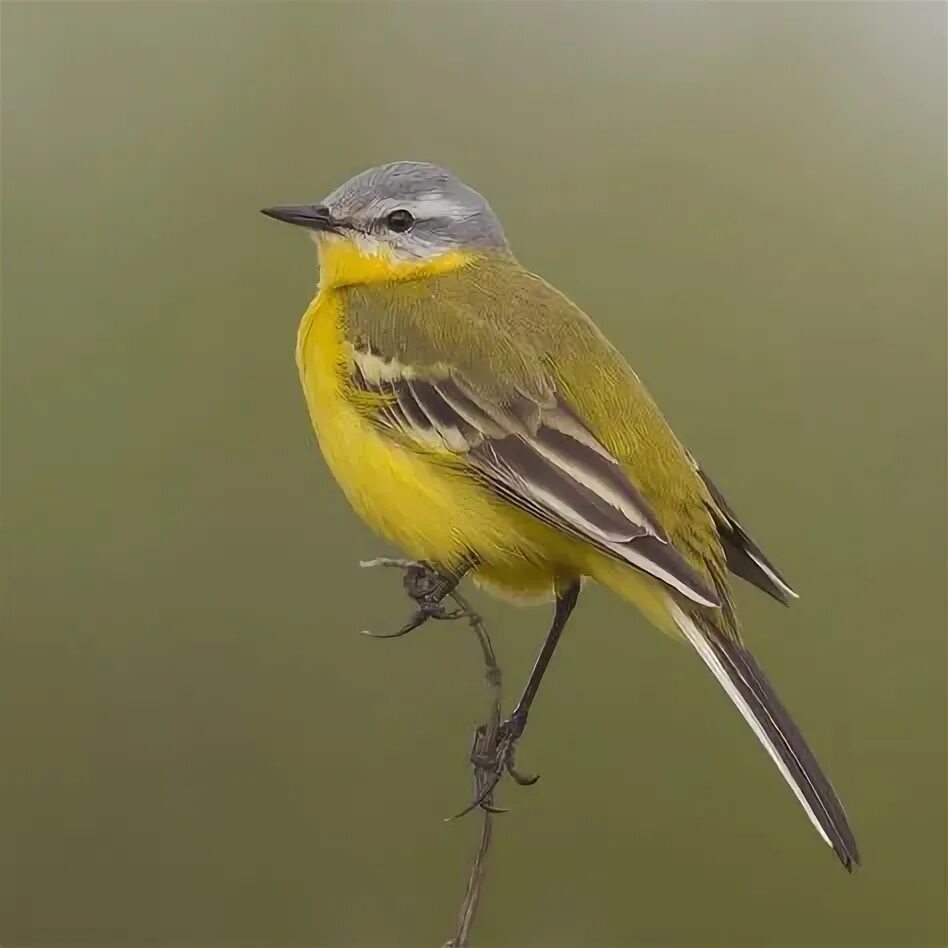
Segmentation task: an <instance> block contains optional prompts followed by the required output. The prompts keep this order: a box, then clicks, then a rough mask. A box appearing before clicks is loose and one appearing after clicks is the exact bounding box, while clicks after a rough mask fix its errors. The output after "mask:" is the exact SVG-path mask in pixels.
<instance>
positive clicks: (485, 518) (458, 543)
mask: <svg viewBox="0 0 948 948" xmlns="http://www.w3.org/2000/svg"><path fill="white" fill-rule="evenodd" d="M349 358H350V355H349V350H348V346H347V343H346V340H345V312H344V296H343V294H342V293H340V292H338V291H336V290H332V289H329V290H325V289H324V290H321V291H320V293H319V294H318V295H317V296H316V298H315V299H314V300H313V302H312V304H310V307H309V309H308V310H307V311H306V314H305V315H304V316H303V320H302V322H301V324H300V328H299V334H298V337H297V348H296V361H297V366H298V367H299V372H300V380H301V382H302V385H303V391H304V393H305V395H306V401H307V404H308V406H309V412H310V417H311V418H312V421H313V427H314V428H315V429H316V434H317V437H318V439H319V444H320V448H321V449H322V452H323V455H324V456H325V458H326V463H327V464H328V465H329V468H330V470H331V472H332V474H333V476H334V477H335V479H336V480H337V481H338V483H339V485H340V487H342V489H343V491H344V492H345V495H346V497H347V499H348V500H349V503H350V504H351V505H352V507H353V508H354V509H355V510H356V512H357V513H358V514H359V515H360V516H361V517H362V518H363V519H364V520H366V522H367V523H368V524H369V525H370V526H372V527H373V528H374V529H376V530H377V531H378V532H380V533H381V534H383V535H384V536H386V537H387V538H388V539H390V540H392V541H393V542H395V543H397V544H398V545H399V546H401V547H402V548H403V549H404V550H406V552H407V553H408V554H409V555H410V556H412V557H415V558H419V559H428V560H431V561H433V562H436V563H439V564H441V565H444V566H451V565H453V564H456V563H458V562H460V561H461V560H462V559H463V558H465V557H466V556H467V555H468V554H469V553H470V552H471V551H477V553H478V554H479V555H480V556H481V557H482V558H483V557H484V556H485V555H486V556H488V557H490V558H491V559H496V560H498V561H508V560H511V559H519V558H520V555H521V554H520V552H519V551H516V550H514V549H512V548H511V547H512V545H513V544H512V541H515V537H516V533H517V531H516V529H515V526H514V524H513V522H512V521H515V520H517V519H519V515H518V513H517V512H516V511H514V510H511V509H510V508H508V507H506V505H502V504H500V503H498V502H497V501H496V500H495V499H494V498H493V497H492V496H491V495H489V494H488V493H487V492H486V491H485V490H484V489H483V488H481V487H480V486H479V485H478V484H477V483H476V482H474V481H472V480H471V479H470V478H469V477H465V476H464V475H463V473H462V472H461V471H460V470H459V469H458V468H457V466H456V459H454V461H455V465H454V466H453V467H452V464H451V463H450V461H451V460H452V459H451V458H450V457H449V456H445V457H444V458H439V457H438V456H437V455H431V456H430V457H426V456H425V455H423V454H421V453H419V452H417V451H412V450H409V449H407V448H404V447H402V446H401V445H399V444H397V443H396V442H395V441H393V440H392V439H391V438H389V437H386V436H385V435H384V434H382V433H380V432H379V431H377V430H376V429H375V428H374V427H373V426H372V424H371V423H370V422H369V421H368V420H367V419H366V418H365V417H364V416H363V415H362V414H361V413H360V411H359V409H358V407H357V404H356V401H355V400H354V399H353V398H352V396H351V390H350V387H349V382H348V378H349V367H348V360H349Z"/></svg>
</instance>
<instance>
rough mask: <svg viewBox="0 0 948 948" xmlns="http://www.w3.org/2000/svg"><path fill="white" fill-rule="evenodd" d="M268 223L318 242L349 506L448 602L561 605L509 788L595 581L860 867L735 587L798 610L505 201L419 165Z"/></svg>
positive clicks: (305, 331) (317, 397)
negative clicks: (490, 595) (423, 569)
mask: <svg viewBox="0 0 948 948" xmlns="http://www.w3.org/2000/svg"><path fill="white" fill-rule="evenodd" d="M264 213H265V214H267V215H269V216H270V217H274V218H276V219H277V220H282V221H287V222H289V223H291V224H297V225H299V226H302V227H305V228H307V229H308V230H309V231H310V232H311V234H312V236H313V238H314V240H315V242H316V245H317V247H318V254H319V267H320V282H319V290H318V293H317V294H316V297H315V299H314V300H313V301H312V303H311V304H310V306H309V308H308V309H307V311H306V313H305V315H304V316H303V320H302V323H301V324H300V328H299V335H298V339H297V348H296V361H297V365H298V367H299V373H300V379H301V381H302V384H303V391H304V392H305V394H306V401H307V403H308V406H309V411H310V415H311V418H312V421H313V426H314V427H315V429H316V433H317V435H318V438H319V443H320V446H321V448H322V451H323V454H324V455H325V458H326V461H327V463H328V464H329V467H330V469H331V471H332V473H333V475H334V476H335V478H336V480H337V481H338V482H339V484H340V486H341V487H342V489H343V491H344V492H345V494H346V497H347V498H348V500H349V502H350V503H351V505H352V506H353V507H354V508H355V510H356V511H357V512H358V513H359V514H360V515H361V516H362V517H363V518H365V520H366V521H367V522H368V523H369V524H371V525H372V526H373V527H374V528H375V529H377V530H378V531H379V532H380V533H382V534H383V535H384V536H386V537H388V538H389V539H391V540H393V541H394V542H396V543H398V544H399V545H401V546H402V547H403V548H404V549H405V550H406V551H407V552H408V553H409V554H410V555H411V556H413V557H417V558H418V559H420V560H424V561H426V562H427V563H430V564H431V565H432V566H433V568H434V569H436V570H437V571H438V573H439V574H440V575H441V576H443V577H445V585H444V586H443V587H442V588H441V590H440V596H441V597H443V595H444V594H445V593H446V591H447V590H448V589H449V588H450V586H451V584H453V583H454V582H456V581H457V579H458V578H459V577H460V576H461V575H463V574H464V573H465V572H467V571H469V570H470V571H471V572H472V573H473V575H474V577H475V579H476V580H477V581H478V582H479V583H481V584H483V585H484V586H487V587H488V588H490V589H492V590H495V591H498V592H500V593H503V594H507V595H509V596H513V597H516V598H519V599H549V598H553V599H554V600H555V604H556V606H555V617H554V619H553V624H552V627H551V629H550V631H549V634H548V636H547V640H546V643H545V644H544V647H543V649H542V651H541V653H540V655H539V657H538V659H537V662H536V665H535V666H534V669H533V671H532V673H531V676H530V680H529V682H528V684H527V686H526V688H525V690H524V693H523V696H522V697H521V699H520V701H519V703H518V704H517V707H516V709H515V710H514V712H513V714H512V715H511V717H510V718H509V719H508V720H507V721H505V722H504V724H503V733H504V735H505V738H506V741H505V747H506V751H505V758H504V759H503V760H500V761H497V765H498V773H499V772H501V771H503V770H504V769H507V770H508V771H511V770H512V748H513V745H514V742H515V741H516V739H517V738H518V737H519V736H520V735H521V734H522V732H523V729H524V726H525V724H526V720H527V714H528V712H529V708H530V704H531V702H532V700H533V698H534V696H535V695H536V691H537V688H538V686H539V683H540V679H541V677H542V675H543V673H544V671H545V669H546V666H547V663H548V662H549V659H550V657H551V656H552V654H553V650H554V649H555V647H556V643H557V640H558V638H559V636H560V633H561V632H562V630H563V627H564V626H565V624H566V622H567V619H568V618H569V615H570V613H571V612H572V610H573V607H574V606H575V604H576V600H577V597H578V595H579V590H580V583H581V580H582V579H583V577H591V578H592V579H594V580H596V581H597V582H599V583H601V584H603V585H604V586H607V587H608V588H609V589H611V590H613V591H614V592H616V593H618V594H619V595H620V596H622V597H623V598H625V599H628V600H629V601H631V602H633V603H634V604H635V605H636V606H638V607H639V609H641V610H642V612H644V613H645V615H646V616H647V617H648V618H649V619H650V620H651V621H652V622H653V623H654V624H655V625H657V626H658V627H660V628H661V629H663V630H665V631H666V632H669V633H671V634H674V635H678V636H683V637H684V638H685V639H686V640H687V641H688V642H689V643H690V644H691V645H692V646H693V647H694V649H695V651H697V653H698V654H699V655H700V656H701V658H702V660H703V661H704V662H705V664H706V665H707V666H708V668H709V669H710V670H711V671H712V673H713V674H714V676H715V677H716V678H717V680H718V681H719V682H720V684H721V685H722V686H723V688H724V690H725V691H726V692H727V694H728V696H729V697H730V698H731V700H732V701H733V702H734V704H735V705H736V706H737V708H738V709H739V710H740V712H741V714H742V715H743V716H744V718H745V719H746V720H747V722H748V723H749V724H750V726H751V728H752V729H753V731H754V733H755V734H756V735H757V737H758V739H759V740H760V741H761V743H762V744H763V745H764V747H765V748H766V750H767V752H768V753H769V754H770V756H771V757H772V758H773V761H774V763H775V764H776V765H777V767H778V768H779V770H780V772H781V774H782V775H783V777H784V779H785V780H786V781H787V783H788V784H789V785H790V787H791V789H792V790H793V792H794V793H795V794H796V796H797V798H798V800H799V801H800V803H801V804H802V806H803V808H804V810H805V811H806V813H807V815H808V816H809V818H810V820H811V822H812V823H813V825H814V826H815V827H816V829H817V831H818V832H819V834H820V836H822V838H823V839H824V840H825V842H827V843H828V844H829V845H830V846H831V847H832V848H833V849H834V850H835V852H836V854H837V856H838V857H839V858H840V860H841V861H842V862H843V864H844V865H845V866H846V867H847V868H849V869H852V867H853V865H854V864H857V863H858V861H859V855H858V851H857V848H856V841H855V839H854V838H853V833H852V831H851V829H850V827H849V823H848V821H847V819H846V814H845V812H844V811H843V807H842V804H841V803H840V801H839V799H838V797H837V796H836V793H835V792H834V791H833V788H832V787H831V786H830V783H829V781H828V780H827V779H826V777H825V776H824V774H823V772H822V771H821V769H820V767H819V765H818V764H817V762H816V760H815V759H814V757H813V754H812V753H811V751H810V749H809V747H807V745H806V743H805V742H804V740H803V737H802V736H801V734H800V732H799V731H798V730H797V728H796V726H795V725H794V724H793V722H792V721H791V719H790V717H789V715H788V714H787V712H786V710H785V709H784V707H783V705H782V704H781V702H780V701H779V699H778V698H777V696H776V695H775V694H774V691H773V689H772V688H771V686H770V684H769V683H768V681H767V679H766V678H765V677H764V674H763V672H762V671H761V669H760V667H759V666H758V665H757V663H756V662H755V661H754V659H753V657H752V656H751V654H750V653H749V652H748V651H747V649H746V648H745V647H744V646H743V644H742V643H741V636H740V631H739V624H738V619H737V616H736V615H735V611H734V606H733V602H732V598H731V591H730V586H729V580H728V572H729V571H730V572H731V573H734V574H736V575H737V576H740V577H741V578H742V579H745V580H747V581H749V582H751V583H753V584H754V585H756V586H758V587H759V588H760V589H762V590H764V591H765V592H767V593H769V594H770V595H771V596H773V597H774V598H775V599H778V600H779V601H781V602H784V603H786V602H789V600H790V599H792V598H796V593H794V591H793V590H792V589H791V588H790V586H789V585H788V584H787V582H786V581H785V580H784V579H783V578H782V577H781V576H780V574H779V573H778V572H777V570H776V569H775V568H774V567H773V566H772V565H771V563H770V562H769V560H768V559H767V557H766V556H765V555H764V553H763V552H762V551H761V549H760V547H758V546H757V544H756V543H754V541H753V540H752V539H751V538H750V537H749V536H748V534H747V532H746V531H745V530H744V528H743V527H742V526H741V524H740V522H739V521H738V519H737V517H736V516H735V514H734V511H733V510H732V509H731V507H730V506H729V505H728V504H727V502H726V501H725V499H724V497H723V496H722V495H721V493H720V491H718V490H717V488H716V487H715V486H714V485H713V484H712V483H711V481H710V479H709V478H708V476H707V474H705V472H704V471H703V470H702V469H701V467H700V466H699V465H698V463H697V462H696V461H695V459H694V458H693V457H692V456H691V455H690V454H689V453H688V451H686V450H685V448H684V447H683V446H682V445H681V444H680V442H679V441H678V439H677V438H676V437H675V435H674V434H673V433H672V431H671V429H670V428H669V427H668V424H667V423H666V422H665V419H664V418H663V417H662V415H661V414H660V412H659V410H658V408H657V407H656V406H655V403H654V402H653V401H652V399H651V397H650V396H649V394H648V393H647V392H646V390H645V388H644V387H643V386H642V384H641V382H640V381H639V379H638V378H637V376H636V375H635V373H634V372H633V371H632V369H631V368H629V366H628V365H627V364H626V362H625V360H624V359H623V357H622V356H621V355H620V353H619V352H617V351H616V349H614V348H613V346H612V345H610V343H609V342H608V340H606V339H605V337H604V336H603V335H602V333H601V332H600V331H599V330H598V329H597V328H596V326H595V325H594V324H593V322H592V321H591V320H590V319H589V318H588V317H587V316H586V314H585V313H583V312H582V311H581V310H580V309H578V308H577V307H576V306H575V305H574V304H573V303H572V302H570V300H568V299H567V298H566V297H565V296H563V294H561V293H559V292H558V291H557V290H556V289H554V288H553V287H552V286H550V284H548V283H546V282H545V281H544V280H542V279H541V278H540V277H538V276H536V275H535V274H533V273H531V272H530V271H529V270H526V269H525V268H524V267H523V266H522V265H521V264H520V263H519V262H518V261H517V259H516V258H515V257H514V256H513V254H512V253H511V251H510V248H509V246H508V245H507V241H506V239H505V237H504V232H503V229H502V227H501V224H500V221H499V220H498V219H497V217H496V216H495V214H494V213H493V211H492V210H491V208H490V206H489V205H488V203H487V201H485V200H484V198H483V197H482V196H481V195H480V194H478V193H477V192H476V191H474V190H472V189H471V188H469V187H467V186H466V185H464V184H462V183H461V182H460V181H459V180H457V178H455V177H453V176H452V175H451V174H449V173H448V172H446V171H445V170H443V169H442V168H439V167H437V166H435V165H431V164H426V163H421V162H408V161H402V162H396V163H393V164H389V165H385V166H383V167H379V168H372V169H370V170H368V171H365V172H363V173H362V174H359V175H357V176H356V177H354V178H352V179H351V180H350V181H348V182H346V183H345V184H344V185H342V187H340V188H339V189H338V190H336V191H334V192H333V193H332V194H330V195H329V197H328V198H326V199H325V201H323V202H322V203H320V204H307V205H301V206H292V207H287V206H284V207H273V208H269V209H267V210H265V211H264ZM435 605H436V603H435ZM422 618H423V616H422ZM514 773H515V771H514Z"/></svg>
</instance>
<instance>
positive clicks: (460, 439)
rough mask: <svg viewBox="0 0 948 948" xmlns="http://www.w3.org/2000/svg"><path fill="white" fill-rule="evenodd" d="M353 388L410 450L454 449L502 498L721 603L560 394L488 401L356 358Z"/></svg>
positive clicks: (457, 381)
mask: <svg viewBox="0 0 948 948" xmlns="http://www.w3.org/2000/svg"><path fill="white" fill-rule="evenodd" d="M353 382H354V384H355V386H356V387H357V388H358V389H361V390H363V391H365V392H370V393H373V394H376V395H379V396H381V398H379V399H378V404H377V407H376V408H375V409H374V411H373V413H372V417H373V418H374V420H375V422H376V423H377V424H378V425H379V427H380V428H382V429H383V430H385V431H387V432H388V433H390V434H392V435H393V436H395V437H398V438H399V439H402V440H406V441H407V442H408V443H410V444H414V445H416V446H419V447H424V448H428V449H435V450H447V451H450V452H452V453H454V454H457V455H459V456H463V458H464V460H465V462H466V463H467V464H469V465H470V467H471V468H472V469H473V470H474V471H475V472H476V474H477V475H478V476H479V477H480V478H481V479H482V480H483V482H484V483H485V485H486V486H488V487H489V488H490V489H491V490H493V491H494V492H495V493H496V494H497V495H498V496H499V497H502V498H503V499H504V500H506V501H508V502H509V503H511V504H513V505H514V506H516V507H518V508H520V509H521V510H523V511H525V512H527V513H529V514H531V515H532V516H534V517H536V518H537V519H538V520H541V521H543V522H544V523H546V524H548V525H550V526H552V527H554V528H556V529H558V530H562V531H563V532H565V533H568V534H570V535H571V536H575V537H577V538H579V539H582V540H584V541H585V542H587V543H589V544H591V545H592V546H594V547H596V548H597V549H599V550H600V551H602V552H604V553H606V554H607V555H609V556H612V557H614V558H615V559H618V560H622V561H623V562H626V563H628V564H629V565H630V566H633V567H635V568H636V569H638V570H641V571H642V572H643V573H647V574H649V575H651V576H654V577H655V578H656V579H659V580H661V581H662V582H663V583H665V584H666V585H667V586H668V587H670V588H671V589H673V590H675V591H676V592H677V593H679V594H681V595H682V596H684V597H686V598H687V599H689V600H691V601H693V602H695V603H698V604H700V605H704V606H717V605H719V600H718V597H717V595H716V594H715V592H714V591H713V590H712V589H711V588H710V586H709V584H708V583H707V582H706V581H705V580H704V578H703V577H702V576H701V575H700V574H699V573H698V571H697V570H695V569H694V568H693V567H692V566H691V565H690V564H689V563H688V561H687V560H686V559H685V558H684V557H683V556H682V555H681V554H680V553H679V552H678V551H677V550H676V549H675V548H674V546H672V544H671V543H670V542H669V541H668V537H667V536H666V534H665V532H664V531H663V530H662V527H661V525H660V524H659V522H658V520H657V518H656V517H655V514H654V513H653V511H652V510H651V509H650V507H649V505H648V503H647V502H646V501H645V499H644V498H643V497H642V496H641V495H640V494H639V492H638V491H637V490H636V488H635V486H634V485H633V484H632V483H631V482H630V481H629V479H628V477H627V476H626V475H625V473H624V471H623V469H622V466H621V465H620V464H619V462H618V461H617V460H616V459H615V458H614V457H613V456H612V455H611V454H610V453H609V451H607V450H606V448H605V447H603V445H602V444H601V443H600V442H599V441H598V440H597V439H596V438H595V437H594V436H593V434H592V433H591V432H590V431H589V429H588V428H587V427H586V425H584V424H583V422H582V420H581V419H580V418H579V417H578V416H577V415H576V414H575V413H574V412H573V411H572V409H571V408H570V407H569V405H567V404H566V403H565V401H564V400H562V399H561V398H559V397H558V396H557V395H556V393H555V392H552V391H551V392H549V393H548V395H547V396H546V397H543V398H538V397H536V396H535V395H532V394H530V395H528V394H526V393H524V392H519V391H511V392H509V393H505V394H504V396H503V397H497V396H491V397H487V396H485V395H484V394H483V393H482V392H478V391H477V390H476V389H475V388H474V387H473V386H471V385H470V384H468V383H467V382H466V381H465V380H464V378H462V377H461V376H460V375H459V374H458V373H456V372H453V371H451V370H450V369H447V368H443V369H441V368H439V369H429V370H427V371H424V372H421V371H419V370H418V369H411V368H408V367H401V366H399V365H398V364H397V363H394V362H389V363H381V362H380V359H379V357H378V356H377V355H374V354H372V355H369V354H366V353H360V352H354V355H353Z"/></svg>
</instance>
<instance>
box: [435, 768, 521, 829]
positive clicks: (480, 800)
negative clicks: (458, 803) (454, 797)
mask: <svg viewBox="0 0 948 948" xmlns="http://www.w3.org/2000/svg"><path fill="white" fill-rule="evenodd" d="M501 773H502V772H501ZM501 773H494V774H492V775H491V779H490V781H489V782H488V783H487V784H486V785H485V787H484V789H483V790H482V791H481V792H480V793H479V794H478V795H477V796H476V797H474V799H473V800H472V801H471V802H470V803H469V804H468V805H467V806H466V807H464V809H463V810H461V811H460V812H459V813H455V814H454V816H449V817H446V818H445V823H450V822H451V821H452V820H459V819H460V818H461V817H462V816H467V814H468V813H470V812H471V811H472V810H476V809H477V808H478V807H485V804H486V807H485V809H486V808H490V809H489V812H491V813H498V812H499V813H506V812H507V811H506V810H503V809H500V808H499V807H494V806H493V804H490V803H487V801H488V799H489V798H490V795H491V794H492V793H493V792H494V790H495V788H496V787H497V784H498V783H500V778H501Z"/></svg>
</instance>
